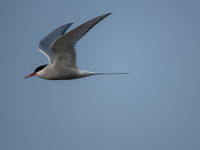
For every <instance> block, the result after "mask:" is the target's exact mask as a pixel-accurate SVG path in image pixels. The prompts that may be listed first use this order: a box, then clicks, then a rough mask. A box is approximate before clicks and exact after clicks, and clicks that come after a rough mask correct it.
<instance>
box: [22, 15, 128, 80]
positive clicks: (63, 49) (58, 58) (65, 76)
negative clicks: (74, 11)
mask: <svg viewBox="0 0 200 150" xmlns="http://www.w3.org/2000/svg"><path fill="white" fill-rule="evenodd" d="M110 14H111V13H108V14H104V15H102V16H99V17H96V18H94V19H92V20H89V21H88V22H86V23H84V24H82V25H80V26H78V27H76V28H74V29H73V30H71V31H69V32H68V33H65V31H66V30H67V29H68V28H69V27H70V26H71V25H72V24H73V23H69V24H65V25H62V26H60V27H58V28H56V29H55V30H53V31H52V32H51V33H49V34H48V35H47V36H46V37H44V38H43V39H42V40H41V41H40V43H39V51H40V52H42V53H43V54H44V55H45V56H46V57H47V58H48V60H49V64H46V65H42V66H39V67H37V68H36V69H35V71H34V72H33V73H31V74H30V75H28V76H26V77H25V78H29V77H32V76H38V77H40V78H43V79H47V80H70V79H77V78H83V77H88V76H93V75H113V74H127V73H95V72H90V71H85V70H79V69H78V67H77V65H76V51H75V45H76V43H77V42H78V41H79V40H80V39H81V38H82V37H83V36H84V35H85V34H86V33H87V32H88V31H89V30H90V29H91V28H92V27H94V26H95V25H96V24H97V23H98V22H100V21H101V20H103V19H104V18H105V17H107V16H109V15H110Z"/></svg>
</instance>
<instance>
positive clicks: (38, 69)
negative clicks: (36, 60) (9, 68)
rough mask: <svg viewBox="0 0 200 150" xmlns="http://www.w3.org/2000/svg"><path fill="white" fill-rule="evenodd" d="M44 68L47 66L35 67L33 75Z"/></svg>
mask: <svg viewBox="0 0 200 150" xmlns="http://www.w3.org/2000/svg"><path fill="white" fill-rule="evenodd" d="M46 66H47V64H46V65H42V66H39V67H37V68H36V69H35V71H34V73H36V72H38V71H40V70H42V69H43V68H44V67H46Z"/></svg>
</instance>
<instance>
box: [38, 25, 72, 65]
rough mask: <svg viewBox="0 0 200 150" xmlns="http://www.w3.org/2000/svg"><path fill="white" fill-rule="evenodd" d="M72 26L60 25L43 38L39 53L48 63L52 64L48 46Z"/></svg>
mask: <svg viewBox="0 0 200 150" xmlns="http://www.w3.org/2000/svg"><path fill="white" fill-rule="evenodd" d="M71 25H72V23H69V24H65V25H62V26H60V27H58V28H56V29H55V30H53V31H52V32H51V33H49V34H48V35H47V36H46V37H44V38H43V39H42V40H41V41H40V43H39V51H40V52H41V53H43V54H44V55H45V56H46V57H47V58H48V60H49V63H53V60H54V55H53V52H52V50H51V48H50V45H51V44H52V43H53V41H54V40H55V39H56V38H58V37H59V36H61V35H63V34H64V33H65V31H66V30H67V29H68V28H69V27H70V26H71Z"/></svg>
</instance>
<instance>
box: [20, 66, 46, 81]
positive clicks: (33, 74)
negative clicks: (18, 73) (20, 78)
mask: <svg viewBox="0 0 200 150" xmlns="http://www.w3.org/2000/svg"><path fill="white" fill-rule="evenodd" d="M46 66H47V64H46V65H42V66H39V67H37V68H36V69H35V71H34V72H33V73H31V74H29V75H27V76H25V77H24V78H29V77H32V76H35V75H36V74H37V72H39V71H41V70H42V69H44V68H45V67H46Z"/></svg>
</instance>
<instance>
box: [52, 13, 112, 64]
mask: <svg viewBox="0 0 200 150" xmlns="http://www.w3.org/2000/svg"><path fill="white" fill-rule="evenodd" d="M110 14H111V13H108V14H105V15H102V16H99V17H97V18H94V19H92V20H90V21H88V22H86V23H84V24H82V25H80V26H78V27H76V28H75V29H73V30H71V31H70V32H68V33H66V34H64V35H63V36H60V37H59V38H57V39H56V40H55V41H54V42H53V43H52V45H51V49H52V51H53V53H54V62H53V63H54V64H58V63H62V65H65V66H66V67H67V66H68V67H69V66H70V67H76V52H75V44H76V42H77V41H78V40H80V39H81V37H82V36H84V35H85V34H86V33H87V32H88V31H89V30H90V29H91V28H92V27H93V26H94V25H96V24H97V23H98V22H100V21H101V20H102V19H104V18H105V17H107V16H108V15H110Z"/></svg>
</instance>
